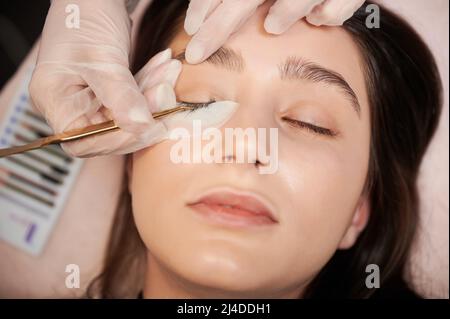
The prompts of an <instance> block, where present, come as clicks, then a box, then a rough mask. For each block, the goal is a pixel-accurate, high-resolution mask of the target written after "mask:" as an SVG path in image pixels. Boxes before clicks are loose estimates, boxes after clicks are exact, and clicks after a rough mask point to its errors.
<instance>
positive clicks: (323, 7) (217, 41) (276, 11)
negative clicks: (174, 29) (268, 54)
mask: <svg viewBox="0 0 450 319" xmlns="http://www.w3.org/2000/svg"><path fill="white" fill-rule="evenodd" d="M263 2H265V0H190V4H189V8H188V11H187V15H186V20H185V23H184V29H185V30H186V33H187V34H189V35H193V37H192V39H191V41H190V42H189V44H188V46H187V48H186V61H187V62H188V63H192V64H196V63H200V62H202V61H204V60H205V59H207V58H208V57H209V56H210V55H211V54H212V53H214V52H215V51H216V50H217V49H219V48H220V47H221V46H222V45H223V44H224V43H225V41H226V40H227V39H228V37H229V36H230V35H231V34H233V33H234V32H236V31H237V30H239V28H240V27H241V26H242V25H243V24H244V22H246V21H247V19H248V18H249V17H250V16H252V14H253V13H254V12H255V10H256V9H257V8H258V6H259V5H261V4H262V3H263ZM363 3H364V0H277V1H276V2H275V3H274V4H273V6H272V7H271V8H270V11H269V14H268V15H267V17H266V20H265V23H264V28H265V29H266V31H267V32H268V33H272V34H281V33H283V32H285V31H286V30H287V29H289V28H290V27H291V26H292V25H293V24H294V23H295V22H297V21H298V20H300V19H302V18H305V17H306V20H307V21H308V22H309V23H311V24H313V25H316V26H320V25H329V26H336V25H342V24H343V23H344V22H345V21H346V20H347V19H349V18H350V17H351V16H352V15H353V13H355V11H356V10H358V8H359V7H361V6H362V4H363Z"/></svg>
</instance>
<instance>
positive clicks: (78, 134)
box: [0, 105, 192, 158]
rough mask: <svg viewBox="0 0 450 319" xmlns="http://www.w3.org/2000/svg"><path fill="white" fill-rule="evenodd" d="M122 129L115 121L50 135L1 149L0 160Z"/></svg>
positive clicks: (182, 108)
mask: <svg viewBox="0 0 450 319" xmlns="http://www.w3.org/2000/svg"><path fill="white" fill-rule="evenodd" d="M187 110H192V107H189V106H184V105H179V106H177V107H174V108H171V109H167V110H164V111H161V112H156V113H153V114H152V116H153V118H154V119H159V118H161V117H164V116H166V115H169V114H172V113H177V112H180V111H187ZM119 129H120V128H119V127H118V126H117V125H116V124H115V123H114V121H112V120H111V121H106V122H103V123H99V124H94V125H89V126H86V127H83V128H78V129H74V130H70V131H67V132H62V133H59V134H55V135H50V136H46V137H42V138H39V139H37V140H35V141H33V142H31V143H28V144H24V145H20V146H13V147H8V148H3V149H0V158H1V157H5V156H9V155H13V154H19V153H23V152H27V151H31V150H35V149H38V148H42V147H44V146H47V145H51V144H59V143H65V142H72V141H76V140H79V139H82V138H85V137H89V136H93V135H98V134H104V133H107V132H112V131H116V130H119Z"/></svg>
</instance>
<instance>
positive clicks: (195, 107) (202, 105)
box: [177, 100, 216, 113]
mask: <svg viewBox="0 0 450 319" xmlns="http://www.w3.org/2000/svg"><path fill="white" fill-rule="evenodd" d="M215 102H216V101H214V100H211V101H209V102H206V103H193V102H184V101H180V102H178V103H177V104H178V106H186V107H190V108H192V109H191V110H189V113H192V112H195V111H197V110H198V109H201V108H205V107H208V106H210V105H211V104H213V103H215Z"/></svg>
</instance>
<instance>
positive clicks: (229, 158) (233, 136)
mask: <svg viewBox="0 0 450 319" xmlns="http://www.w3.org/2000/svg"><path fill="white" fill-rule="evenodd" d="M268 107H269V106H267V105H261V104H260V105H258V104H257V103H256V101H247V102H246V103H245V104H242V103H240V106H239V109H238V110H237V111H236V112H235V113H234V114H233V116H232V118H230V120H229V121H228V122H227V123H226V124H225V125H224V126H223V127H222V135H223V137H224V138H223V139H222V154H223V156H222V162H223V163H225V164H231V163H237V164H246V165H250V166H252V167H254V168H257V169H258V168H260V167H261V166H267V165H269V163H268V162H267V156H262V154H264V153H265V152H266V150H268V149H270V148H269V147H268V143H269V141H270V139H269V138H268V134H269V130H270V127H271V126H273V125H272V124H273V117H272V114H271V112H270V111H269V110H268ZM230 141H232V144H231V145H230Z"/></svg>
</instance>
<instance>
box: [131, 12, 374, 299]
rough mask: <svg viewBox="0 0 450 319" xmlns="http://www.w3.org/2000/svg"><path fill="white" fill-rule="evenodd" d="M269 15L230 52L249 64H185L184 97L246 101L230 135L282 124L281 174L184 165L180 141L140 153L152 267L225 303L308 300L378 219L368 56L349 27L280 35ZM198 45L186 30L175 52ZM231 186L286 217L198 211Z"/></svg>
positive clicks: (141, 224) (180, 89)
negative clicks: (369, 189) (372, 214)
mask: <svg viewBox="0 0 450 319" xmlns="http://www.w3.org/2000/svg"><path fill="white" fill-rule="evenodd" d="M266 12H267V6H263V7H260V9H258V12H257V14H256V15H255V16H254V17H252V19H251V20H250V21H249V22H248V23H247V24H246V25H245V26H244V27H243V29H241V30H240V31H239V32H238V33H236V34H235V35H233V36H232V37H231V38H230V39H229V40H228V42H227V43H226V44H225V45H224V47H225V48H226V49H227V50H226V51H227V52H228V53H229V52H233V54H231V56H227V57H226V58H225V60H226V61H225V62H229V61H228V60H227V59H230V58H231V59H233V58H234V59H236V57H238V58H239V63H240V64H241V68H230V64H229V63H228V64H227V63H225V65H223V64H221V63H220V62H217V61H218V60H221V61H222V62H223V61H224V58H223V56H222V58H221V59H214V61H209V62H208V61H206V62H204V63H202V64H200V65H188V64H184V67H183V71H182V74H181V75H180V78H179V80H178V84H177V86H176V94H177V100H178V101H184V102H208V101H210V100H216V101H221V100H231V101H236V102H237V103H239V107H238V109H237V111H236V112H235V113H234V114H233V115H232V117H231V118H230V119H229V120H228V121H227V122H226V123H225V124H224V125H223V126H222V127H220V129H221V130H222V131H223V130H224V129H225V128H243V129H245V128H249V127H250V128H266V129H267V130H268V129H269V128H277V129H278V146H277V149H278V169H277V170H276V172H275V173H273V174H260V173H259V170H258V167H257V166H256V165H253V164H251V163H247V164H239V163H213V164H207V163H200V164H177V163H174V162H173V161H171V160H170V155H169V154H170V150H171V147H172V146H173V145H174V144H175V143H176V141H171V140H167V141H164V142H162V143H160V144H158V145H156V146H154V147H151V148H148V149H145V150H142V151H140V152H138V153H135V154H134V156H133V166H132V179H131V184H130V187H131V193H132V199H133V200H132V203H133V213H134V217H135V222H136V225H137V228H138V230H139V233H140V235H141V237H142V239H143V241H144V243H145V245H146V246H147V248H148V250H149V254H150V255H149V257H150V258H149V261H150V262H151V263H154V264H155V265H156V264H157V265H158V267H162V268H164V269H165V270H168V271H169V272H170V273H171V274H173V275H175V276H176V277H177V278H178V279H180V280H182V281H183V282H184V284H185V285H191V286H192V287H203V288H204V289H206V290H207V289H209V288H210V289H212V290H211V291H215V292H216V293H217V294H220V295H222V296H227V295H228V294H229V295H231V296H235V297H241V296H252V297H277V296H280V297H286V296H295V295H298V294H299V293H300V292H301V290H302V289H303V287H304V286H305V285H306V284H307V283H308V282H310V281H311V280H312V279H313V278H314V276H315V275H316V274H317V273H318V272H319V271H320V270H321V269H322V268H323V266H324V265H325V264H326V263H327V261H328V260H329V259H330V258H331V257H332V255H333V254H334V252H335V251H336V250H337V249H346V248H349V247H350V246H352V245H353V243H354V241H355V240H356V238H357V236H358V234H359V233H360V231H361V230H362V229H363V228H364V226H365V223H366V221H367V218H368V217H367V216H368V208H367V207H368V205H367V200H366V197H365V196H364V194H363V189H364V185H365V181H366V175H367V171H368V162H369V142H370V116H369V106H368V99H367V92H366V87H365V82H364V76H363V71H362V69H363V67H362V64H361V58H360V54H359V50H358V48H357V46H356V45H355V44H354V43H353V41H352V39H351V37H350V36H349V35H348V34H347V33H346V32H345V31H344V30H343V29H342V28H338V27H329V28H317V27H312V26H310V25H308V24H307V23H305V22H299V23H297V24H296V25H295V26H294V27H292V28H291V29H290V30H289V31H288V32H286V33H284V34H283V35H281V36H272V35H269V34H266V33H265V31H264V29H263V17H264V16H265V14H266ZM188 40H189V38H188V37H187V35H185V34H184V32H182V31H181V30H180V32H179V34H178V35H177V36H176V38H175V39H174V40H173V41H172V44H171V47H172V49H173V51H174V54H179V53H182V52H183V51H184V49H185V47H186V45H187V43H188ZM228 55H230V54H228ZM234 62H236V61H234ZM288 62H290V64H289V63H288ZM227 65H228V67H227ZM282 70H284V71H286V72H285V73H286V74H283V72H282ZM337 74H339V75H337ZM352 94H354V96H352ZM295 121H299V122H295ZM299 123H300V124H299ZM301 123H308V124H312V125H315V126H317V127H321V128H323V129H319V130H317V129H311V127H310V126H309V128H308V125H306V126H305V125H304V124H301ZM205 143H207V141H205ZM244 144H245V143H244ZM248 147H250V146H248ZM225 155H232V156H234V155H235V154H225ZM224 190H226V191H229V192H231V193H234V194H245V195H250V197H255V198H258V199H260V201H261V202H262V203H264V204H265V206H266V208H268V209H269V210H271V211H272V213H273V215H274V218H275V219H276V221H275V222H269V223H263V224H260V225H257V224H248V225H244V226H242V225H240V226H239V225H236V224H232V223H227V222H223V219H222V221H218V219H217V218H214V217H211V216H209V215H208V216H209V217H208V216H205V214H202V213H201V212H200V211H204V208H205V205H203V207H201V208H200V209H199V207H200V206H202V204H200V206H197V207H193V206H192V205H190V204H192V203H193V202H195V201H196V200H197V199H198V198H201V197H202V196H203V195H204V194H207V193H209V192H212V191H218V192H219V193H221V192H222V191H224ZM220 196H222V195H218V197H219V198H220ZM225 197H226V196H225ZM231 197H232V198H233V196H231ZM216 199H217V196H216ZM244 201H245V200H244ZM203 204H204V203H203ZM208 205H209V206H208ZM208 205H206V206H207V207H208V208H207V209H206V211H216V213H217V212H218V213H217V214H219V215H220V211H221V210H220V209H219V208H218V207H219V206H211V205H212V204H208ZM228 208H229V207H228ZM225 210H226V209H225ZM241 212H242V211H241ZM212 215H214V213H213V214H212ZM219 215H217V216H219ZM149 267H151V265H150V266H149Z"/></svg>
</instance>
